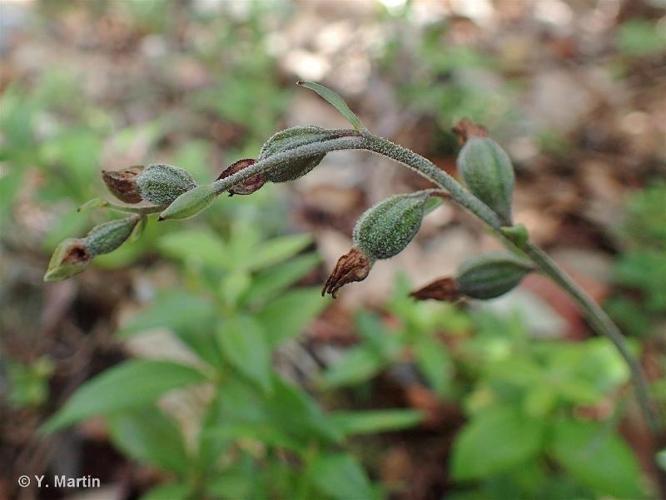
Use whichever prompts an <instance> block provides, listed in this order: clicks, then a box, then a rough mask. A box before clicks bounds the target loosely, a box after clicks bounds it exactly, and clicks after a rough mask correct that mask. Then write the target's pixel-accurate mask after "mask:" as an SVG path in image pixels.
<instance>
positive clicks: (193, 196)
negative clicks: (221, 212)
mask: <svg viewBox="0 0 666 500" xmlns="http://www.w3.org/2000/svg"><path fill="white" fill-rule="evenodd" d="M216 196H217V192H216V190H215V185H214V184H206V185H203V186H199V187H196V188H194V189H191V190H190V191H187V192H186V193H183V194H181V195H180V196H179V197H178V198H176V199H175V200H174V201H173V203H171V205H169V206H168V207H167V208H166V209H164V211H163V212H162V213H161V214H160V216H159V220H176V219H189V218H190V217H194V216H195V215H197V214H198V213H199V212H201V211H202V210H204V209H205V208H208V206H209V205H210V204H211V203H213V201H214V200H215V197H216Z"/></svg>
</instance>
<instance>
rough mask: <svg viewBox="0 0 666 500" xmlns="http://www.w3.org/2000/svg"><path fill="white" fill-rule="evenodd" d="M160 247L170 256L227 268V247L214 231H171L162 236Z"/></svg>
mask: <svg viewBox="0 0 666 500" xmlns="http://www.w3.org/2000/svg"><path fill="white" fill-rule="evenodd" d="M158 247H159V249H160V251H161V252H162V253H164V254H165V255H167V256H169V257H174V258H177V259H180V260H183V261H187V262H199V263H201V264H204V265H207V266H210V267H213V268H218V269H225V268H226V260H227V259H226V257H227V250H226V247H225V245H224V242H223V241H222V239H221V238H220V237H219V236H217V235H216V234H215V233H213V232H212V231H207V230H202V229H189V230H184V231H178V232H175V233H169V234H167V235H165V236H163V237H162V238H160V240H159V243H158Z"/></svg>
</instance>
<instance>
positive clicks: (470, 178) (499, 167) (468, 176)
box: [458, 137, 514, 226]
mask: <svg viewBox="0 0 666 500" xmlns="http://www.w3.org/2000/svg"><path fill="white" fill-rule="evenodd" d="M458 169H459V170H460V173H461V174H462V177H463V179H464V180H465V184H467V187H468V188H469V190H470V191H471V192H472V194H474V196H476V197H477V198H478V199H480V200H481V201H482V202H484V203H485V204H486V205H488V207H490V208H491V209H492V210H493V211H495V213H496V214H497V215H499V216H500V217H501V218H502V221H503V223H504V224H505V225H507V226H510V225H511V220H512V217H511V201H512V196H513V185H514V173H513V165H512V164H511V160H510V159H509V156H508V155H507V154H506V152H505V151H504V150H503V149H502V148H501V147H500V145H499V144H497V143H496V142H495V141H493V140H492V139H489V138H488V137H472V138H470V139H469V140H468V141H467V142H466V143H465V145H464V146H463V148H462V149H461V150H460V154H459V155H458Z"/></svg>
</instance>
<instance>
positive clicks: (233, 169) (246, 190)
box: [216, 158, 266, 196]
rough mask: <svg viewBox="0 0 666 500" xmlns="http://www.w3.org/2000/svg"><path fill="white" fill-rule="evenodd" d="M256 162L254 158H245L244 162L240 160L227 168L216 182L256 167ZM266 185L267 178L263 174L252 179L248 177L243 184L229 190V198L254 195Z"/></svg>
mask: <svg viewBox="0 0 666 500" xmlns="http://www.w3.org/2000/svg"><path fill="white" fill-rule="evenodd" d="M255 163H256V160H254V159H252V158H245V159H243V160H238V161H237V162H234V163H232V164H231V165H230V166H228V167H227V168H225V169H224V170H223V171H222V173H221V174H220V175H218V176H217V179H216V180H218V181H219V180H220V179H224V178H226V177H229V176H231V175H233V174H235V173H237V172H240V171H241V170H243V169H245V168H247V167H249V166H251V165H254V164H255ZM265 183H266V178H265V177H264V176H263V175H262V174H256V175H253V176H251V177H248V178H247V179H245V180H244V181H243V182H241V183H239V184H236V185H235V186H233V187H232V188H230V189H229V191H228V192H229V196H233V195H235V194H240V195H247V194H252V193H254V192H255V191H257V190H258V189H260V188H261V187H262V186H263V185H264V184H265Z"/></svg>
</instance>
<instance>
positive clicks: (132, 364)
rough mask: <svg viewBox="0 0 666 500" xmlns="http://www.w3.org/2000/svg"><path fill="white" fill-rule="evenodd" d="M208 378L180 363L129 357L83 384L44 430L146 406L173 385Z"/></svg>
mask: <svg viewBox="0 0 666 500" xmlns="http://www.w3.org/2000/svg"><path fill="white" fill-rule="evenodd" d="M205 381H206V377H205V376H204V375H203V374H202V373H201V372H199V371H198V370H196V369H194V368H192V367H190V366H186V365H182V364H179V363H173V362H171V361H152V360H133V361H127V362H125V363H123V364H121V365H118V366H114V367H113V368H110V369H109V370H106V371H105V372H103V373H102V374H100V375H98V376H97V377H95V378H93V379H91V380H88V381H87V382H86V383H84V384H83V385H81V387H79V388H78V390H77V391H76V392H75V393H74V395H73V396H72V397H71V398H70V399H69V400H68V401H67V403H66V404H65V406H64V407H63V408H61V409H60V411H58V412H57V413H56V414H55V415H54V416H52V417H51V418H50V419H49V420H48V421H47V422H46V424H45V425H44V426H43V428H42V430H43V431H45V432H53V431H55V430H57V429H60V428H62V427H65V426H67V425H70V424H73V423H74V422H78V421H79V420H83V419H85V418H88V417H91V416H93V415H105V414H109V413H112V412H117V411H121V410H126V409H128V408H137V407H140V406H145V405H148V404H150V403H152V402H153V401H155V400H157V399H158V398H159V397H160V396H161V395H162V394H164V393H166V392H168V391H170V390H172V389H177V388H179V387H183V386H186V385H192V384H199V383H202V382H205Z"/></svg>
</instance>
